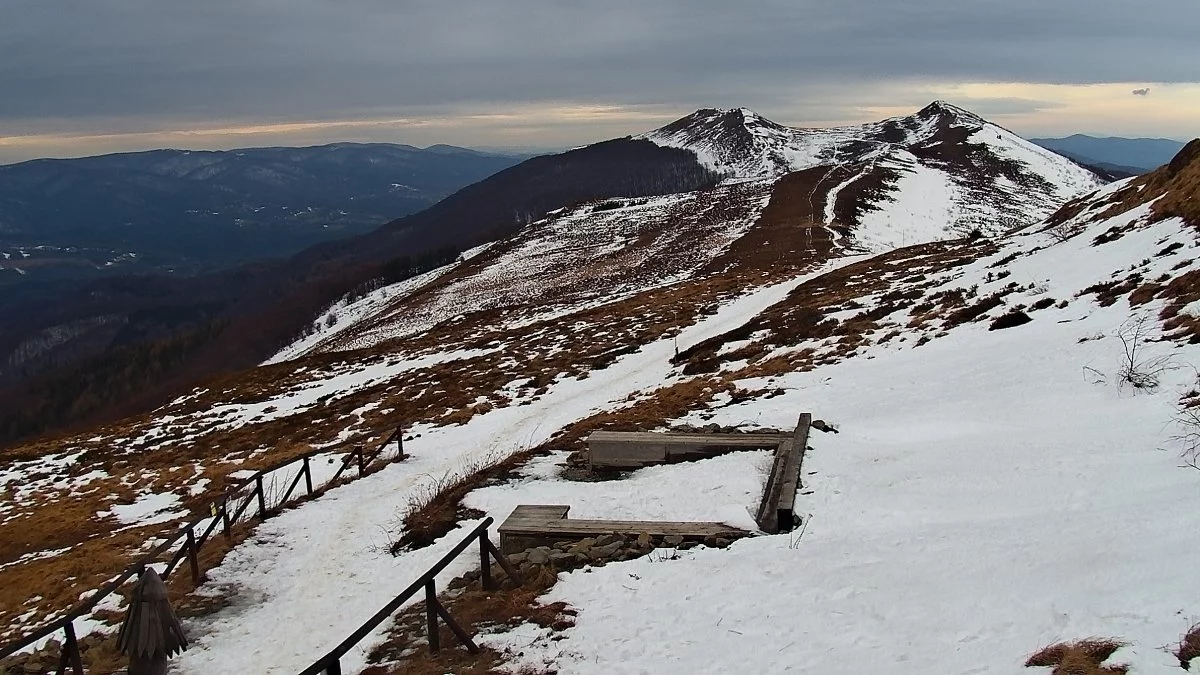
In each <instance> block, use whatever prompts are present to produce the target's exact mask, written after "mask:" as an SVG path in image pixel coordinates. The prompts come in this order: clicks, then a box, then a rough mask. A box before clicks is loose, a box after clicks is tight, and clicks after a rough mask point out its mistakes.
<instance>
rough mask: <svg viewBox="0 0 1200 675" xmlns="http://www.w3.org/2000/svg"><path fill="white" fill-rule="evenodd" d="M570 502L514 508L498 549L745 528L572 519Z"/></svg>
mask: <svg viewBox="0 0 1200 675" xmlns="http://www.w3.org/2000/svg"><path fill="white" fill-rule="evenodd" d="M570 510H571V507H570V506H565V505H528V504H523V505H521V506H518V507H517V508H515V509H513V512H512V513H511V514H510V515H509V516H508V518H507V519H506V520H505V521H504V523H503V524H502V525H501V526H500V529H499V532H500V550H501V551H502V552H504V554H505V555H508V554H512V553H520V552H521V551H524V550H526V549H529V548H536V547H538V546H553V545H554V544H557V543H558V542H561V541H578V540H580V539H586V538H588V537H598V536H600V535H602V534H620V535H624V536H631V537H636V536H638V535H641V534H648V535H650V536H651V537H654V538H656V539H657V538H663V537H668V536H671V535H677V536H679V537H682V539H683V540H684V541H696V542H701V541H704V540H705V539H706V538H708V537H722V538H725V539H736V538H738V537H744V536H746V535H747V534H749V533H748V532H746V531H745V530H739V529H738V528H736V527H732V526H730V525H726V524H724V523H711V522H659V521H641V520H571V519H569V518H567V512H568V511H570Z"/></svg>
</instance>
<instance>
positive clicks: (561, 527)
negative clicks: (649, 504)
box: [505, 520, 739, 535]
mask: <svg viewBox="0 0 1200 675" xmlns="http://www.w3.org/2000/svg"><path fill="white" fill-rule="evenodd" d="M731 531H739V530H738V528H736V527H733V526H732V525H726V524H724V523H714V522H659V521H638V520H563V521H554V522H546V523H541V524H535V523H529V524H527V525H521V526H520V527H510V528H505V532H507V533H509V534H576V533H578V534H588V535H591V534H610V533H617V534H641V533H643V532H645V533H648V534H652V535H653V534H664V535H666V534H696V535H702V534H712V533H714V532H731Z"/></svg>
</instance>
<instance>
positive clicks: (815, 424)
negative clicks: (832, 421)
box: [809, 420, 838, 434]
mask: <svg viewBox="0 0 1200 675" xmlns="http://www.w3.org/2000/svg"><path fill="white" fill-rule="evenodd" d="M809 426H810V427H812V428H814V429H816V430H817V431H824V432H825V433H827V434H829V433H834V434H836V433H837V432H838V430H837V427H833V426H830V425H829V424H827V423H826V422H825V420H813V421H812V423H811V424H809Z"/></svg>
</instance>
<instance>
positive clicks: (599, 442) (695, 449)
mask: <svg viewBox="0 0 1200 675" xmlns="http://www.w3.org/2000/svg"><path fill="white" fill-rule="evenodd" d="M787 437H788V436H787V435H786V434H777V433H776V434H763V433H755V434H676V433H658V432H653V431H595V432H592V434H591V435H589V436H588V437H587V445H588V466H589V468H592V469H597V468H599V469H637V468H640V467H644V466H653V465H655V464H674V463H676V462H687V461H693V460H697V459H707V458H709V457H716V456H718V455H723V454H726V453H730V452H737V451H739V450H750V449H755V448H774V447H776V446H777V445H779V443H780V441H782V440H783V439H785V438H787Z"/></svg>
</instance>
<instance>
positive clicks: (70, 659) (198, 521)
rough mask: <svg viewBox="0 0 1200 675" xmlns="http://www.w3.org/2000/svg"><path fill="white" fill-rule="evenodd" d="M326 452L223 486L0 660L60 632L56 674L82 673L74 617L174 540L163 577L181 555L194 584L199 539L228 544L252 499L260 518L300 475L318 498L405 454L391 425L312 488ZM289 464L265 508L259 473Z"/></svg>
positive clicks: (277, 507)
mask: <svg viewBox="0 0 1200 675" xmlns="http://www.w3.org/2000/svg"><path fill="white" fill-rule="evenodd" d="M392 443H395V444H396V453H395V454H394V455H392V454H390V453H387V447H388V446H389V445H391V444H392ZM328 452H329V449H328V448H322V449H319V450H310V451H309V452H306V453H304V454H303V455H301V456H299V457H293V458H291V459H288V460H285V461H282V462H278V463H276V464H273V465H271V466H269V467H267V468H265V469H260V470H259V471H256V472H255V473H254V475H252V476H249V477H247V478H246V479H244V480H242V481H240V482H238V483H237V484H235V485H233V486H232V487H230V488H228V489H227V490H225V491H224V492H223V493H222V494H221V495H220V496H219V497H218V498H217V501H215V502H213V504H212V506H211V508H210V509H209V514H208V515H205V516H200V517H198V518H195V519H193V520H191V521H190V522H188V523H187V524H186V525H184V526H183V527H181V528H180V529H179V530H177V531H176V532H175V533H174V534H173V535H172V536H171V537H170V538H169V539H167V540H166V541H165V542H163V543H161V544H159V545H158V546H156V547H155V548H154V549H153V550H152V551H151V552H150V553H148V554H146V555H145V556H143V557H141V558H139V559H138V560H137V562H135V563H133V564H132V565H129V566H128V567H126V568H125V571H124V572H122V573H121V574H120V576H118V577H117V578H116V579H114V580H112V581H110V582H108V583H107V584H104V585H103V586H101V587H100V588H99V589H97V590H96V592H95V593H93V594H92V595H90V596H89V597H88V598H87V599H86V600H83V601H82V602H80V603H79V604H78V605H76V606H75V607H73V608H72V609H71V610H70V611H68V612H67V613H66V614H65V615H63V616H62V617H59V618H58V619H55V620H54V621H52V622H50V623H48V624H46V625H45V626H42V627H41V628H39V629H38V630H36V631H34V632H33V633H30V634H29V635H26V636H25V637H23V638H21V639H19V640H16V641H14V642H10V643H8V644H6V645H4V646H3V647H0V659H4V658H7V657H9V656H12V655H13V654H16V653H18V652H20V651H22V650H24V649H26V648H28V647H30V646H31V645H34V644H36V643H37V642H39V641H41V640H42V639H44V638H47V637H49V636H51V635H54V634H55V633H58V632H59V631H62V633H63V640H62V652H61V654H60V656H59V667H58V670H57V671H56V672H57V673H59V675H63V674H64V673H66V672H68V671H67V668H68V666H69V667H70V672H72V673H74V675H83V665H82V656H81V654H80V650H79V640H78V636H77V635H76V633H75V620H76V619H78V618H79V617H82V616H86V615H88V614H89V613H91V611H92V610H93V609H94V608H95V606H96V605H97V604H98V603H99V602H100V601H101V600H103V599H104V598H106V597H108V596H109V595H111V594H112V593H113V592H114V591H116V590H117V589H118V588H120V587H121V586H122V585H123V584H124V583H125V582H127V581H129V580H130V579H132V578H134V577H136V576H138V575H140V574H141V573H142V571H144V570H145V569H146V568H147V567H148V566H150V565H153V564H156V563H159V564H161V562H162V561H161V560H160V558H162V556H163V554H165V553H166V552H167V551H170V550H172V548H173V547H174V546H175V545H176V543H179V542H181V540H182V543H181V544H180V546H179V548H178V550H175V551H174V552H173V554H172V555H171V558H170V560H169V561H168V562H167V563H166V567H165V568H164V570H163V573H162V577H163V579H167V578H168V577H169V576H170V574H171V572H173V571H174V570H175V569H176V568H177V566H178V565H179V564H180V563H181V562H182V561H183V560H184V559H186V560H187V561H188V569H189V571H190V573H191V580H192V584H193V586H199V585H200V583H201V582H202V581H203V575H202V573H201V569H200V558H199V554H200V549H201V547H203V546H204V544H205V542H207V541H208V540H209V537H210V536H211V535H212V533H213V532H214V531H215V530H216V528H217V526H218V525H221V526H222V529H223V533H224V535H225V538H226V541H228V542H232V541H233V527H234V525H236V524H237V523H238V522H239V521H240V520H241V519H242V517H243V516H244V515H246V512H247V509H248V508H249V506H250V504H252V503H255V502H256V501H257V504H258V512H257V513H255V514H254V515H253V516H250V517H257V518H259V520H266V519H267V518H269V517H271V516H272V515H275V514H277V513H279V512H280V511H281V510H282V508H283V507H284V506H285V505H287V503H288V500H289V499H291V497H292V493H293V492H294V491H295V488H296V485H297V484H298V483H299V481H300V477H301V476H303V477H304V481H305V498H309V497H313V496H320V495H321V494H323V492H324V491H325V490H327V489H329V488H331V487H333V486H336V485H337V481H338V479H340V478H341V477H342V473H343V472H344V471H345V470H346V467H349V466H351V465H354V466H357V467H358V475H357V476H356V477H355V478H358V477H362V476H365V475H367V474H368V473H371V472H372V471H373V470H378V469H380V468H382V467H383V466H384V465H386V464H389V463H391V462H398V461H401V460H403V459H406V458H407V455H405V454H404V440H403V431H402V429H401V428H400V427H397V428H396V429H395V430H394V431H393V432H392V433H391V435H390V436H388V437H387V439H386V440H385V441H384V442H383V443H381V444H380V445H379V446H378V447H377V448H376V449H375V450H374V451H373V452H372V453H370V455H369V456H368V455H367V454H366V452H365V451H364V450H363V446H361V445H357V446H355V447H354V448H353V449H352V450H350V452H349V453H347V454H346V456H345V457H343V458H342V466H341V467H340V468H339V469H338V471H337V472H336V473H335V474H334V476H333V478H331V479H329V480H328V481H326V482H325V484H324V485H321V486H319V487H318V488H316V489H314V487H313V480H312V468H311V461H310V460H311V459H312V458H313V457H314V456H316V455H323V454H327V453H328ZM385 453H386V454H385ZM380 459H382V461H381V462H377V461H376V460H380ZM293 464H300V465H301V466H300V470H299V472H298V473H297V474H296V477H295V478H294V479H293V480H292V484H291V486H290V487H289V488H288V490H287V491H286V493H285V494H284V498H283V499H281V500H279V502H278V503H277V504H274V505H273V506H271V507H270V508H268V506H267V503H266V502H267V500H266V493H265V489H264V487H263V477H264V476H267V475H269V474H272V473H274V472H276V471H279V470H280V469H284V468H287V467H290V466H291V465H293ZM251 486H253V487H252V488H251V490H250V492H248V493H246V494H244V495H241V496H239V494H240V493H242V492H243V491H244V490H246V488H250V487H251ZM230 502H233V503H234V504H238V503H239V502H240V505H239V506H237V507H235V508H234V511H233V512H232V513H231V512H230V510H229V507H230ZM210 519H211V520H210ZM198 527H201V528H203V532H202V533H201V534H200V535H199V536H196V529H197V528H198Z"/></svg>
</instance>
